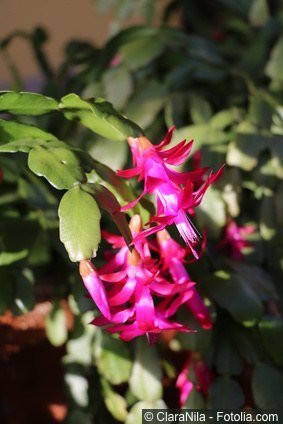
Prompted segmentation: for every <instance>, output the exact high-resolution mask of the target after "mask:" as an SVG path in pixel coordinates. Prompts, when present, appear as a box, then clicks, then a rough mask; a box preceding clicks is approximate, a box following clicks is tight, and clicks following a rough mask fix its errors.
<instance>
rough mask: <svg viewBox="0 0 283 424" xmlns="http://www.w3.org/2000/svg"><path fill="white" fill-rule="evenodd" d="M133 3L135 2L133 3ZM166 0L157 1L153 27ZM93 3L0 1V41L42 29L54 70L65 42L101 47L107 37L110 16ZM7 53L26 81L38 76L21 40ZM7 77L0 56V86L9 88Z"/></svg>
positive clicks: (74, 0) (88, 0)
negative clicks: (85, 42) (12, 34)
mask: <svg viewBox="0 0 283 424" xmlns="http://www.w3.org/2000/svg"><path fill="white" fill-rule="evenodd" d="M133 1H135V0H133ZM167 3H168V0H157V9H158V11H159V13H158V14H157V15H158V17H157V20H156V23H158V20H159V19H160V18H159V17H160V16H161V11H162V9H163V8H164V7H165V6H166V4H167ZM94 4H95V2H94V0H48V1H46V0H0V39H2V38H3V37H5V36H7V35H8V34H9V33H10V32H12V31H15V30H25V31H31V30H32V29H33V28H34V27H35V26H38V25H41V26H44V27H45V28H46V29H47V30H48V32H49V35H50V41H49V42H48V43H47V45H46V51H47V53H48V54H49V57H50V60H51V63H52V64H53V66H57V65H58V64H59V63H60V56H61V54H62V51H63V46H64V44H65V43H66V41H68V40H70V39H71V38H82V39H87V40H90V41H92V42H94V43H95V44H97V45H102V44H103V43H104V42H105V40H106V39H107V38H108V36H109V34H110V29H111V28H110V23H111V20H112V18H113V11H112V13H111V12H110V13H107V14H103V15H101V14H100V13H98V11H97V10H96V8H95V6H94ZM133 23H142V18H135V19H131V20H129V21H127V22H125V24H124V26H127V25H129V24H133ZM9 52H10V53H11V57H12V59H13V60H14V61H15V63H16V64H17V65H18V66H19V67H20V71H21V73H22V75H23V76H24V77H26V78H29V77H34V76H36V75H37V73H38V71H37V66H36V63H35V61H34V59H33V55H32V53H31V51H30V48H29V47H28V45H27V43H26V42H25V41H24V40H14V41H13V43H12V45H11V47H10V49H9ZM9 81H10V74H9V71H8V68H7V66H6V64H5V62H4V61H3V58H2V57H1V55H0V82H1V86H2V88H5V87H3V85H4V86H5V85H7V87H8V85H9Z"/></svg>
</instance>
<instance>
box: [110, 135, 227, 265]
mask: <svg viewBox="0 0 283 424" xmlns="http://www.w3.org/2000/svg"><path fill="white" fill-rule="evenodd" d="M173 130H174V127H172V128H170V130H169V131H168V133H167V135H166V137H165V139H164V140H163V141H162V142H161V143H160V144H158V145H153V144H151V142H150V141H149V140H148V139H147V138H145V137H144V136H141V137H138V138H132V137H129V138H128V142H129V145H130V147H131V151H132V155H133V163H134V168H132V169H128V170H123V171H118V175H119V176H121V177H124V178H132V177H135V176H139V178H138V179H139V181H142V180H144V189H143V192H142V194H141V195H140V196H139V197H138V198H137V199H136V200H134V201H132V202H130V203H128V204H127V205H125V206H124V207H123V208H122V210H124V211H125V210H127V209H130V208H132V207H133V206H134V205H136V204H137V203H138V201H139V200H140V199H141V198H142V197H143V196H144V195H145V194H147V193H150V194H153V195H154V196H155V198H156V215H155V216H153V217H152V218H151V222H152V223H155V225H154V226H153V227H151V228H149V229H147V230H144V231H143V232H141V233H140V234H139V235H138V236H137V239H138V240H140V239H141V238H143V237H146V236H148V235H150V234H154V233H156V232H157V231H160V230H162V229H164V228H165V227H166V226H167V225H171V224H175V225H176V227H177V229H178V231H179V233H180V235H181V236H182V238H183V239H184V241H185V242H186V244H187V245H188V246H190V248H191V250H192V252H193V254H194V255H195V257H196V258H198V254H197V252H196V251H195V249H194V246H195V245H196V244H197V243H198V241H199V238H200V236H199V233H198V231H197V230H196V228H195V227H194V225H193V223H192V222H191V220H190V218H189V217H188V216H187V213H188V214H191V215H192V214H194V208H195V207H197V206H198V205H199V204H200V203H201V201H202V198H203V196H204V194H205V192H206V190H207V188H208V187H209V186H210V184H212V183H213V182H214V181H215V180H216V179H217V178H218V177H219V175H220V173H221V172H222V168H221V169H220V170H218V171H217V172H216V173H212V172H211V173H210V174H209V175H208V177H207V178H206V179H205V173H206V171H207V168H198V169H195V170H194V171H191V172H177V171H175V170H172V169H171V168H170V167H169V166H170V165H176V166H177V165H181V164H183V163H184V162H185V160H186V159H187V158H188V155H189V154H190V151H191V149H192V144H193V141H190V142H189V143H187V142H186V140H183V141H181V142H180V143H179V144H177V145H176V146H174V147H172V148H171V149H167V150H163V149H164V147H165V146H167V145H168V144H169V143H170V141H171V138H172V133H173ZM168 165H169V166H168Z"/></svg>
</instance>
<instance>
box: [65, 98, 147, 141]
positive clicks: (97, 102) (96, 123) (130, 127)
mask: <svg viewBox="0 0 283 424" xmlns="http://www.w3.org/2000/svg"><path fill="white" fill-rule="evenodd" d="M59 108H60V110H62V112H63V113H64V115H65V116H66V118H67V119H70V120H72V119H77V120H79V121H80V122H81V123H82V124H83V125H84V126H85V127H87V128H89V129H91V130H92V131H94V132H96V133H97V134H99V135H102V136H103V137H106V138H109V139H110V140H120V141H124V140H125V139H126V138H127V137H129V136H131V137H137V136H138V135H141V133H142V131H141V129H140V128H139V127H138V126H137V125H135V124H133V123H132V122H131V121H129V120H128V119H126V118H124V117H123V116H121V115H120V114H118V113H117V112H116V111H115V109H114V108H113V106H112V105H111V103H109V102H106V101H105V100H104V99H102V98H97V99H93V100H88V101H87V100H82V99H80V98H79V96H77V95H76V94H69V95H68V96H65V97H63V98H62V100H61V102H60V103H59Z"/></svg>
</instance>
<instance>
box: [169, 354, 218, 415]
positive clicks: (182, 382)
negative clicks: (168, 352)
mask: <svg viewBox="0 0 283 424" xmlns="http://www.w3.org/2000/svg"><path fill="white" fill-rule="evenodd" d="M189 374H193V376H192V378H193V381H191V380H190V378H189ZM210 382H211V373H210V371H209V369H208V367H207V366H206V364H205V363H204V362H203V360H202V359H201V357H200V355H199V354H197V353H195V352H188V354H187V359H186V361H185V364H184V367H183V369H182V371H181V372H180V374H179V376H178V378H177V381H176V387H177V388H178V389H179V390H180V407H182V406H184V405H185V403H186V401H187V399H188V397H189V396H190V393H191V391H192V390H193V388H195V389H196V390H198V391H200V392H202V393H203V394H204V395H207V393H208V387H209V384H210Z"/></svg>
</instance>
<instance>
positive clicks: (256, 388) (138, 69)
mask: <svg viewBox="0 0 283 424" xmlns="http://www.w3.org/2000/svg"><path fill="white" fill-rule="evenodd" d="M116 3H117V4H118V2H116ZM120 3H121V2H120ZM124 3H125V4H126V2H124ZM148 3H149V2H148ZM153 3H154V2H152V4H153ZM178 12H179V13H180V16H181V17H182V22H180V27H179V28H174V27H172V26H168V25H166V21H167V22H170V16H171V14H172V13H175V14H176V13H178ZM282 25H283V22H282V8H281V5H280V2H278V3H277V2H271V1H270V2H268V1H265V0H254V1H250V2H239V1H238V2H234V1H232V0H231V1H222V0H218V1H216V2H213V3H212V2H209V1H207V2H205V3H202V5H198V4H197V3H196V2H193V1H181V0H179V1H174V2H171V3H169V4H168V7H167V9H166V13H165V16H164V25H163V26H162V27H159V28H154V27H151V26H149V25H147V26H140V27H132V28H128V29H126V30H123V31H120V32H119V33H117V34H116V35H115V36H114V37H113V38H111V39H110V40H109V41H108V42H107V43H106V45H105V46H104V47H103V48H101V49H98V48H95V47H94V46H92V45H91V44H89V43H86V42H84V41H80V40H75V41H72V42H70V43H69V44H68V45H67V46H66V56H65V58H64V60H63V62H62V65H61V67H60V69H59V71H58V72H55V71H54V70H53V69H51V67H50V65H48V59H47V58H46V57H45V56H44V43H45V42H46V34H45V33H44V31H43V30H39V29H37V30H36V31H35V32H34V33H33V34H21V33H16V34H13V35H12V36H11V37H7V38H6V39H5V40H4V41H3V42H2V44H1V49H2V52H4V54H5V55H6V56H7V54H8V51H9V43H10V42H12V40H13V37H16V36H23V35H24V36H25V37H26V38H27V40H29V41H30V42H31V45H32V46H33V49H34V51H35V54H36V57H37V58H38V62H39V65H40V68H41V69H42V71H43V72H42V76H43V88H42V94H43V96H36V95H34V94H25V95H20V94H14V93H6V94H5V93H4V94H2V96H1V99H0V107H1V110H2V111H4V112H5V113H6V112H11V113H12V115H13V116H15V115H16V118H13V120H11V119H10V118H9V119H6V115H4V116H3V119H2V120H1V122H0V134H1V139H0V143H1V146H0V149H1V152H3V153H2V154H1V156H0V167H1V169H2V171H3V177H4V178H3V181H2V183H1V199H0V202H1V204H0V207H1V223H0V225H1V254H0V255H1V256H0V258H1V259H0V261H1V262H0V263H1V268H0V273H1V279H0V281H1V282H0V284H1V303H0V307H1V312H2V313H4V311H5V310H6V309H11V310H12V312H13V313H14V314H19V313H23V312H26V311H28V310H30V309H32V308H33V306H34V303H35V299H34V287H36V285H37V284H38V283H37V282H38V280H39V279H40V278H42V276H45V275H54V281H56V285H54V289H53V294H52V298H53V309H52V311H51V313H50V315H49V317H48V320H47V334H48V337H49V339H50V341H51V342H52V343H53V344H54V345H57V346H58V345H61V344H63V343H65V342H66V350H67V354H66V356H65V358H64V364H65V370H66V374H65V375H66V377H65V378H66V387H67V390H68V396H69V400H70V411H69V421H70V422H79V421H84V422H92V420H93V419H95V420H96V421H98V422H101V423H103V422H107V423H108V422H109V423H111V422H116V421H117V420H118V421H122V422H126V423H128V424H130V423H132V422H135V423H136V422H138V420H140V412H139V411H140V409H141V408H142V407H160V408H162V407H165V405H167V406H169V407H173V406H174V407H176V406H178V404H177V402H176V401H175V400H174V399H175V398H174V397H172V393H176V392H177V391H178V389H176V388H175V383H176V378H177V376H178V375H179V374H180V372H182V373H183V375H184V376H185V380H186V381H187V382H190V383H191V391H190V395H189V396H188V398H187V400H186V404H185V406H186V407H190V408H200V407H216V408H240V407H243V406H245V405H249V406H257V407H259V408H272V407H273V408H276V407H278V406H280V401H281V392H282V387H283V372H282V358H283V345H282V341H281V339H282V337H281V335H282V331H283V323H282V318H281V312H282V294H283V291H282V251H283V243H282V237H283V234H282V213H281V212H282V175H283V169H282V160H283V148H282V145H281V144H282V140H283V138H282V136H283V134H282V128H283V125H282V67H283V65H282ZM10 63H11V61H10ZM13 72H14V75H15V76H16V79H15V84H16V88H17V89H20V88H21V82H20V77H19V73H18V71H15V67H14V66H13ZM70 92H74V93H76V94H71V95H69V94H68V93H70ZM28 96H31V97H30V98H29V97H28ZM46 96H47V97H46ZM50 97H51V99H50ZM93 97H95V98H99V97H105V98H107V100H109V101H110V102H111V103H113V106H114V107H115V109H116V110H119V112H121V113H122V114H123V115H125V116H127V118H128V119H130V120H131V121H128V120H125V119H124V117H122V116H121V115H120V114H118V113H117V112H116V111H115V110H114V109H113V108H112V107H111V106H110V105H109V103H107V102H105V101H102V100H101V101H100V100H99V101H95V102H92V101H91V102H90V101H88V100H83V99H89V98H93ZM55 99H56V100H55ZM47 113H48V114H47ZM132 121H133V122H136V123H137V125H138V126H140V127H142V128H143V131H145V133H146V134H147V137H148V138H149V139H152V140H159V139H161V138H162V135H163V134H164V132H165V131H166V127H170V126H171V125H175V126H176V128H177V129H176V131H175V133H174V136H173V143H176V142H177V141H180V140H181V139H183V138H189V139H194V140H195V142H194V145H193V154H194V153H196V154H194V156H193V159H192V160H191V161H189V163H188V164H186V165H183V171H187V170H188V169H191V166H192V164H193V162H194V163H196V162H197V163H198V164H199V163H200V162H201V164H202V165H205V166H206V165H208V166H211V167H212V168H213V169H217V168H219V167H220V166H221V164H222V163H226V168H225V172H224V174H223V175H222V177H221V179H220V180H219V182H218V183H217V184H216V185H214V186H213V187H211V188H210V189H209V191H208V192H207V194H206V196H205V197H204V200H203V202H202V204H201V205H200V206H199V208H198V213H197V221H198V224H197V226H198V228H206V229H207V248H206V250H205V253H204V254H203V255H202V257H201V259H200V261H199V262H197V263H192V264H190V265H188V271H189V273H190V276H191V278H192V279H193V281H196V282H197V289H198V291H199V292H200V293H201V294H202V296H203V297H204V298H205V299H206V302H207V306H209V309H210V311H211V313H212V318H213V328H212V329H211V330H203V329H202V328H201V326H200V325H199V324H198V323H197V321H196V320H195V318H194V316H193V314H191V313H190V312H188V309H187V308H185V307H183V308H181V309H180V311H179V312H178V315H179V316H178V320H179V321H181V322H182V323H185V324H186V325H187V326H189V327H192V328H198V332H197V333H195V334H190V333H189V334H186V333H178V334H177V333H174V332H173V333H172V334H170V336H169V334H168V335H167V336H164V337H162V338H161V340H160V341H159V342H158V343H157V344H156V345H154V346H153V347H148V345H147V343H146V342H145V341H143V340H142V339H140V340H138V341H137V342H136V341H132V342H129V343H125V342H122V341H121V340H119V339H118V338H116V336H112V335H109V334H107V333H106V332H104V331H101V329H100V328H98V327H94V326H90V325H88V323H89V322H90V321H91V320H92V319H93V312H92V310H93V306H92V303H91V302H90V300H89V299H87V298H85V291H84V288H83V287H82V284H81V282H80V280H79V279H78V277H77V269H76V267H75V266H74V265H72V264H70V261H69V259H68V257H67V255H66V254H65V252H64V249H63V248H62V244H61V243H60V241H59V237H58V234H59V233H58V217H57V208H58V205H59V201H60V198H61V194H62V192H61V193H60V191H57V190H55V189H54V188H53V187H55V188H57V189H59V190H68V191H67V193H68V194H65V195H64V197H63V198H64V199H65V204H64V203H63V205H62V203H61V207H60V209H61V213H60V217H61V219H62V216H63V217H64V216H65V217H67V218H66V219H67V221H66V224H64V226H63V228H64V229H66V230H64V231H66V234H68V235H67V236H65V234H64V232H63V234H62V231H61V239H62V241H63V242H64V243H65V245H66V246H68V251H69V255H70V257H71V259H72V260H74V261H79V260H81V259H82V257H81V256H80V254H81V252H82V251H83V252H84V258H87V257H91V256H93V252H94V251H95V250H96V249H97V245H98V243H99V237H98V235H97V225H98V221H99V219H100V214H99V212H98V211H97V206H96V203H98V204H99V206H100V208H104V209H106V210H107V212H110V214H105V213H103V214H102V222H101V226H102V228H105V229H107V230H108V231H111V232H115V231H116V230H115V227H113V219H114V218H115V222H116V225H117V227H118V228H119V230H120V231H122V233H123V235H124V237H125V239H126V240H127V241H128V242H129V241H130V234H129V232H128V230H127V224H126V222H125V219H124V218H123V215H120V214H119V215H118V216H117V214H116V212H117V208H116V207H117V204H116V206H115V205H114V206H111V207H109V204H111V201H112V202H113V201H114V202H115V200H113V196H114V199H118V201H119V202H120V203H121V204H125V203H126V201H127V200H134V199H135V190H136V189H137V191H138V189H139V187H138V186H137V187H133V181H134V180H132V181H131V182H130V184H129V183H125V181H124V180H122V179H120V178H118V177H117V176H116V175H115V173H114V172H113V171H116V170H117V169H122V168H123V167H124V166H126V167H129V158H128V149H127V146H126V143H123V142H122V141H121V142H118V141H117V140H119V139H120V140H121V139H125V138H126V137H128V136H133V137H136V136H138V135H140V129H139V127H137V126H136V125H135V124H132ZM92 131H94V132H95V134H94V133H93V132H92ZM59 140H60V141H59ZM62 140H64V142H63V141H62ZM16 151H17V152H18V153H17V155H13V156H12V157H11V156H10V155H8V154H6V153H4V152H16ZM199 151H201V155H200V154H199ZM26 154H28V166H29V169H28V168H27V167H26ZM98 161H99V162H98ZM101 162H103V163H101ZM109 167H110V168H111V169H110V168H109ZM62 170H64V172H62ZM31 171H32V172H31ZM34 174H36V175H39V176H43V177H44V178H45V179H39V178H36V177H35V176H34ZM46 179H47V180H48V181H49V182H50V183H51V186H50V185H48V184H46ZM87 182H88V183H89V184H90V185H91V187H92V189H93V187H94V186H93V184H96V187H97V186H98V187H103V188H100V190H93V191H92V192H91V193H90V192H89V185H88V184H87ZM74 184H75V185H74ZM73 187H75V188H73ZM134 189H135V190H134ZM105 190H106V191H105ZM101 191H102V194H101ZM58 193H59V194H58ZM111 193H112V194H111ZM105 199H106V200H105ZM110 199H111V200H110ZM75 204H77V205H78V207H77V208H75V207H74V205H75ZM134 213H138V214H140V215H141V216H142V218H143V221H144V222H147V220H148V218H149V216H150V214H152V207H151V206H150V201H149V199H144V200H143V201H142V203H141V204H139V205H137V206H135V211H134ZM85 216H87V219H84V217H85ZM91 217H93V219H91ZM110 217H111V218H110ZM78 222H85V224H86V227H85V228H82V227H81V226H80V227H77V223H78ZM247 233H250V234H249V235H248V234H247ZM31 234H32V237H31ZM69 234H72V237H71V239H72V240H75V241H74V242H73V243H71V244H70V236H69ZM172 235H173V236H174V237H175V239H176V240H178V237H177V235H176V234H175V233H174V231H173V233H172ZM247 238H248V239H249V241H248V242H247ZM80 240H85V242H84V245H83V246H81V245H79V247H77V246H78V241H80ZM103 243H104V242H102V246H104V244H103ZM95 264H97V266H98V267H99V266H100V265H102V264H103V258H102V255H101V252H100V251H98V255H97V257H96V259H95ZM58 270H59V271H60V278H59V281H58V283H57V280H58V277H57V278H56V275H57V274H58ZM60 299H68V303H69V305H70V308H71V310H72V313H73V314H74V317H75V321H74V328H73V329H72V330H71V331H70V332H69V333H68V331H67V329H66V319H65V315H64V312H63V310H62V309H61V306H60ZM200 369H201V370H202V372H200V371H199V370H200ZM203 375H206V377H207V379H208V381H209V384H205V383H204V381H203V379H201V377H200V376H203ZM178 380H179V384H177V385H178V387H179V388H180V389H181V390H182V388H184V386H182V385H181V384H180V379H178ZM178 380H177V382H178ZM187 387H188V385H187ZM250 387H251V388H252V396H250V395H249V388H250Z"/></svg>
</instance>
